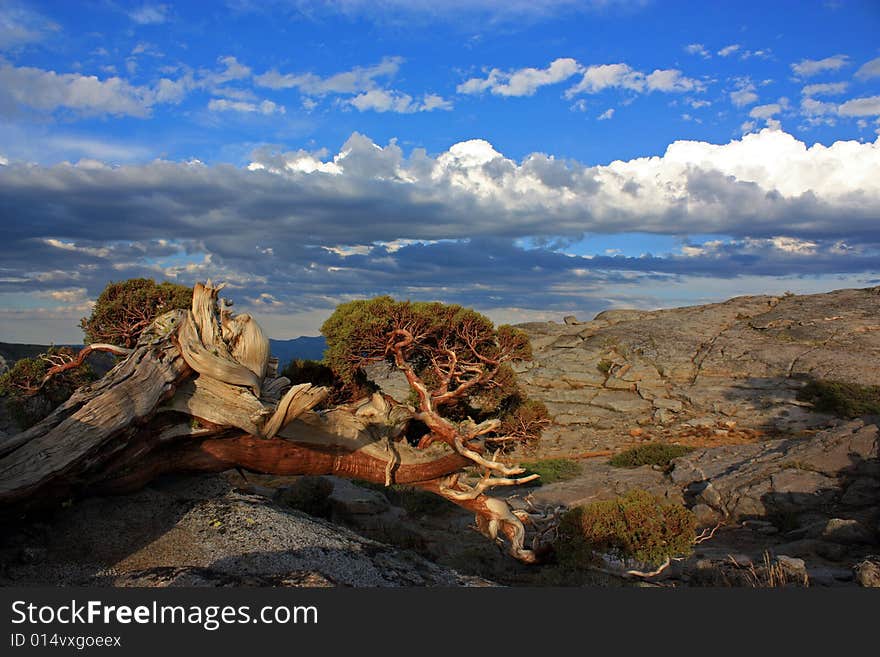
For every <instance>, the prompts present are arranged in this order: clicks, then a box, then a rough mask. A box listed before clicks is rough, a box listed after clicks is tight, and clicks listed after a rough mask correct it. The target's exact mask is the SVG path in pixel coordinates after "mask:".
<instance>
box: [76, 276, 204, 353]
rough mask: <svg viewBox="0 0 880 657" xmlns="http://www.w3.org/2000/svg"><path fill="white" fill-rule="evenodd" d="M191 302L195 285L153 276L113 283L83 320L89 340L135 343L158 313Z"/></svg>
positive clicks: (187, 304)
mask: <svg viewBox="0 0 880 657" xmlns="http://www.w3.org/2000/svg"><path fill="white" fill-rule="evenodd" d="M191 305H192V289H191V288H188V287H186V286H184V285H177V284H176V283H169V282H168V281H165V282H163V283H159V284H157V283H156V281H154V280H153V279H151V278H130V279H128V280H127V281H121V282H118V283H112V282H111V283H110V284H108V285H107V287H105V288H104V290H103V291H102V292H101V294H100V295H99V296H98V299H97V301H95V307H94V309H93V310H92V314H91V315H89V316H88V317H83V318H82V319H81V320H80V328H82V330H83V333H85V339H86V344H91V343H94V342H109V343H110V344H115V345H119V346H120V347H128V348H131V347H134V346H135V344H136V343H137V341H138V338H139V337H140V335H141V333H142V332H143V331H144V329H145V328H147V327H148V326H149V325H150V323H151V322H152V321H153V320H154V319H155V318H156V317H158V316H159V315H161V314H163V313H166V312H168V311H169V310H174V309H175V308H184V309H185V308H189V307H190V306H191Z"/></svg>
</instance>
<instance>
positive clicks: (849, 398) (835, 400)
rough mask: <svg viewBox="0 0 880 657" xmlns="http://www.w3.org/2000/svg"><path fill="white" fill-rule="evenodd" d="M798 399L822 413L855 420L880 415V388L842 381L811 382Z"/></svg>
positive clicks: (799, 392) (800, 391)
mask: <svg viewBox="0 0 880 657" xmlns="http://www.w3.org/2000/svg"><path fill="white" fill-rule="evenodd" d="M798 399H799V400H801V401H807V402H810V403H811V404H813V408H814V409H815V410H817V411H819V412H821V413H830V414H831V415H836V416H838V417H845V418H854V417H859V416H860V415H880V386H863V385H859V384H857V383H843V382H840V381H810V382H809V383H808V384H807V385H805V386H804V387H803V388H801V389H800V390H799V391H798Z"/></svg>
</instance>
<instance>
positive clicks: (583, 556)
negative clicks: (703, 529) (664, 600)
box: [554, 489, 697, 568]
mask: <svg viewBox="0 0 880 657" xmlns="http://www.w3.org/2000/svg"><path fill="white" fill-rule="evenodd" d="M696 525H697V523H696V518H695V517H694V515H693V513H691V512H690V511H688V510H687V509H686V508H685V507H683V506H681V505H680V504H673V503H670V502H666V501H664V500H662V499H660V498H658V497H655V496H653V495H651V494H650V493H648V492H647V491H644V490H639V489H636V490H632V491H630V492H629V493H627V494H626V495H625V496H624V497H618V498H617V499H614V500H607V501H600V502H593V503H591V504H588V505H586V506H580V507H575V508H573V509H570V510H568V511H567V512H566V513H565V514H564V515H563V516H562V519H561V521H560V525H559V537H558V539H557V541H556V543H555V544H554V548H555V550H556V555H557V558H558V559H559V562H560V564H562V565H563V566H567V567H571V568H584V567H589V566H593V565H596V564H597V563H598V562H599V560H600V555H601V554H610V555H612V556H614V557H617V558H620V559H631V560H635V561H636V562H638V563H640V564H646V565H652V566H656V565H659V564H661V563H663V561H664V560H665V559H666V558H667V557H673V556H684V555H687V554H690V552H691V550H692V548H693V541H694V533H695V531H696Z"/></svg>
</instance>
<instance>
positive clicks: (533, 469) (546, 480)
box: [522, 459, 583, 486]
mask: <svg viewBox="0 0 880 657" xmlns="http://www.w3.org/2000/svg"><path fill="white" fill-rule="evenodd" d="M522 467H524V468H525V469H526V474H537V475H541V478H540V479H538V480H536V481H534V482H533V484H534V485H536V486H540V485H542V484H553V483H556V482H557V481H567V480H569V479H574V478H575V477H577V476H578V475H580V474H581V472H582V471H583V468H582V467H581V464H580V463H578V462H577V461H572V460H570V459H544V460H542V461H532V462H530V463H523V464H522Z"/></svg>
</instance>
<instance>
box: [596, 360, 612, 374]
mask: <svg viewBox="0 0 880 657" xmlns="http://www.w3.org/2000/svg"><path fill="white" fill-rule="evenodd" d="M612 365H614V363H612V362H611V361H610V360H608V359H607V358H603V359H602V360H600V361H599V362H598V363H597V364H596V368H597V369H598V370H599V371H600V372H602V374H604V375H605V376H608V373H609V372H610V371H611V366H612Z"/></svg>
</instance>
